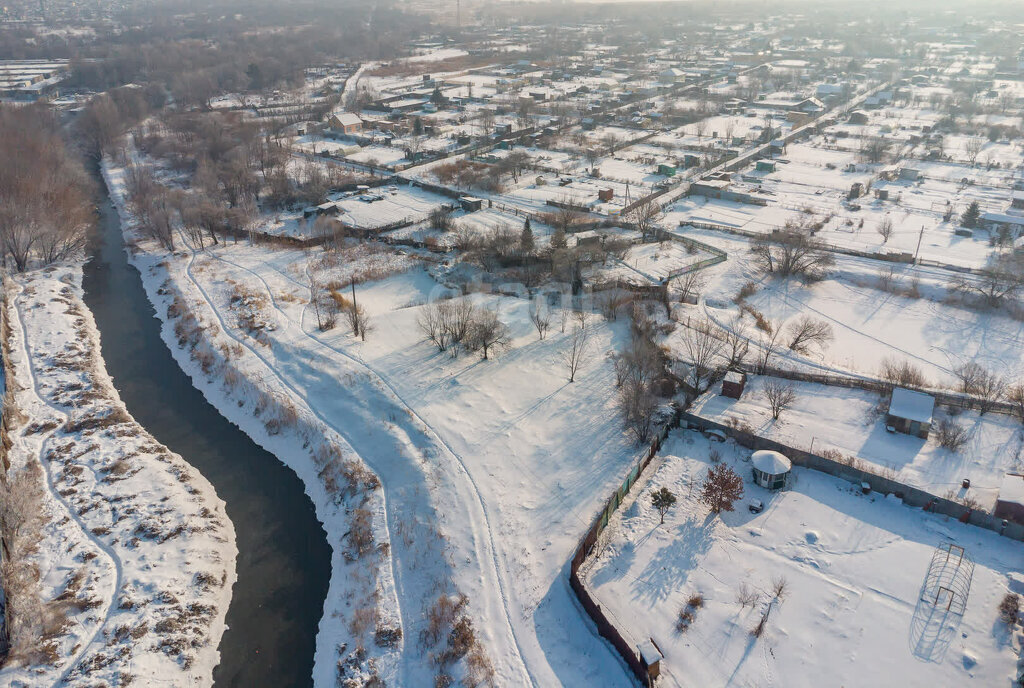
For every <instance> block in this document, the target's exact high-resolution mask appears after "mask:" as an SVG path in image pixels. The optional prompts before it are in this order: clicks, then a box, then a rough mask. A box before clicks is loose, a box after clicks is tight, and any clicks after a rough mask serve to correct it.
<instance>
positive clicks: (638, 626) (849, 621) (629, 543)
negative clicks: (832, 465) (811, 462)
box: [586, 431, 1024, 688]
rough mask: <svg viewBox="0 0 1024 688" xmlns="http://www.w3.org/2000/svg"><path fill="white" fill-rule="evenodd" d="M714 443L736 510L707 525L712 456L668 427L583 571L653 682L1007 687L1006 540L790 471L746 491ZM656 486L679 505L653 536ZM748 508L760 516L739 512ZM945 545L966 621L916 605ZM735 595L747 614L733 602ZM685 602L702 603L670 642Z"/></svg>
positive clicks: (1010, 663)
mask: <svg viewBox="0 0 1024 688" xmlns="http://www.w3.org/2000/svg"><path fill="white" fill-rule="evenodd" d="M714 446H715V448H716V449H717V450H718V451H719V452H720V454H721V456H722V462H723V463H725V464H728V465H731V466H733V467H734V468H735V470H736V471H737V472H738V473H739V474H740V475H741V476H742V477H743V478H744V482H745V496H744V499H743V500H742V501H741V502H739V503H737V504H736V511H735V512H732V513H723V514H722V515H721V516H720V517H716V516H714V515H712V514H710V513H709V512H708V509H707V508H706V507H705V506H703V505H702V504H700V503H699V501H698V499H697V495H698V492H699V489H700V483H701V481H702V480H703V477H704V475H705V473H706V471H707V469H708V468H709V467H710V466H711V462H710V460H709V458H708V457H709V452H710V449H711V447H709V445H708V442H707V440H705V439H704V438H703V437H702V436H701V435H699V434H697V433H693V432H686V431H677V432H675V433H674V434H673V435H672V436H670V439H669V441H668V442H666V444H665V446H664V448H663V450H662V453H663V455H664V460H663V463H661V464H660V465H659V466H657V467H655V466H652V467H651V468H650V469H648V470H651V471H653V474H652V476H651V477H650V478H649V481H648V482H647V483H646V484H645V485H643V487H642V489H637V491H636V497H635V501H634V502H632V503H627V504H625V505H623V507H621V508H620V509H619V511H618V512H617V513H616V515H615V516H614V517H613V518H612V520H611V521H610V523H609V528H608V530H607V531H606V532H605V534H603V535H602V539H601V541H599V543H598V547H597V548H596V550H595V551H596V552H597V556H596V557H592V558H591V559H590V560H588V564H587V566H589V569H588V570H587V571H586V577H587V581H588V584H589V586H590V588H591V589H592V590H593V591H594V592H595V593H596V596H597V598H598V601H599V603H600V604H601V605H602V608H603V609H604V611H605V612H606V613H608V614H610V616H611V618H612V619H613V620H614V621H615V622H616V623H617V624H618V625H619V627H620V628H624V629H626V631H627V633H628V634H629V635H630V636H631V639H632V641H633V644H638V643H640V642H642V641H645V640H647V639H648V638H652V639H653V640H654V641H655V642H656V643H657V645H658V647H659V648H660V649H661V650H662V652H663V653H664V654H665V659H664V660H663V661H662V663H661V665H662V678H661V679H660V685H664V686H704V687H707V688H718V687H720V686H787V687H793V688H800V687H803V686H807V687H810V686H821V685H842V686H846V687H847V688H862V687H863V688H868V687H871V688H874V687H875V686H906V687H908V688H909V687H916V686H921V687H929V688H930V687H933V686H985V687H989V686H999V685H1009V683H1010V680H1011V679H1012V678H1013V677H1014V676H1015V675H1016V674H1015V663H1016V655H1017V651H1018V649H1019V647H1020V640H1019V638H1017V637H1015V636H1016V635H1018V634H1013V635H1011V634H1010V633H1009V632H1008V631H1007V629H1006V626H1005V625H1004V624H1002V623H1001V622H999V621H998V618H997V617H998V611H997V607H998V605H999V602H1000V600H1002V598H1003V595H1004V594H1005V593H1006V592H1007V590H1008V586H1010V585H1011V577H1013V576H1016V575H1018V572H1019V571H1020V570H1021V567H1022V566H1024V555H1022V552H1021V549H1020V547H1019V546H1018V545H1017V543H1013V542H1011V541H1009V540H1005V539H1002V538H1000V537H999V536H998V535H996V534H995V533H992V532H989V531H985V530H982V529H979V528H974V527H971V526H967V525H963V524H960V523H958V522H956V521H954V520H950V519H947V518H944V517H940V516H936V515H934V514H927V513H925V512H923V511H921V510H918V509H911V508H910V507H906V506H904V505H903V504H901V503H900V502H899V501H898V500H896V499H886V498H881V497H878V496H877V495H868V496H865V495H862V494H860V492H859V491H858V490H856V489H855V487H854V486H853V485H851V484H849V483H846V482H844V481H841V480H838V479H836V478H832V477H830V476H826V475H823V474H820V473H816V472H814V471H809V470H802V469H796V470H795V472H794V474H793V476H792V477H793V478H795V480H793V481H792V483H791V488H790V489H788V490H786V491H783V492H775V493H772V492H769V491H767V490H764V489H762V488H760V487H757V486H755V485H753V484H752V482H751V479H750V464H749V463H747V461H749V452H747V451H746V450H743V449H742V448H738V447H736V446H735V445H732V444H731V443H729V444H725V445H721V444H716V445H714ZM661 487H667V488H669V489H670V490H671V491H673V492H674V493H675V495H676V496H677V497H678V503H677V504H676V506H675V507H674V508H673V509H672V510H670V511H669V512H668V515H667V516H666V518H665V523H664V525H659V522H658V513H657V511H656V510H655V509H654V508H653V507H652V505H651V492H652V491H653V490H655V489H659V488H661ZM751 499H758V500H761V501H762V502H763V503H764V505H765V508H764V511H763V512H761V513H759V514H753V513H750V512H749V511H748V510H747V503H748V501H749V500H751ZM950 542H952V543H955V544H956V545H959V546H962V547H964V549H965V551H966V554H967V555H968V556H969V557H970V558H971V559H973V561H974V564H975V566H974V569H973V579H972V581H971V585H970V592H969V595H968V596H967V599H966V612H965V613H964V614H962V615H958V614H955V613H951V612H950V613H947V612H946V611H945V609H944V607H941V606H940V607H935V606H933V605H932V604H931V602H928V601H923V600H922V599H921V598H922V593H923V592H924V586H923V584H924V581H925V576H926V573H927V571H928V569H929V564H930V562H931V559H932V555H933V553H934V552H935V550H936V548H937V547H938V546H940V545H942V544H944V543H950ZM780 577H781V578H783V579H784V580H785V592H784V595H783V596H782V598H781V599H776V598H775V595H774V593H773V588H774V583H775V581H777V580H778V579H779V578H780ZM741 587H745V588H747V589H748V590H749V591H751V592H752V593H753V594H754V595H756V596H757V600H756V601H755V602H754V603H753V604H749V603H748V604H746V605H741V603H740V602H739V601H738V591H739V590H740V589H741ZM1016 591H1017V592H1020V590H1019V589H1017V590H1016ZM693 595H700V596H701V598H702V600H701V604H700V605H699V607H698V608H696V609H695V610H694V611H693V615H694V619H693V621H692V622H691V623H690V625H689V628H688V629H687V630H685V631H683V632H680V631H678V630H677V629H676V622H677V619H678V615H679V613H680V611H682V610H684V609H686V606H687V603H688V600H689V599H690V598H691V596H693ZM769 605H770V607H771V609H770V614H769V617H768V621H767V623H766V626H765V630H764V632H763V633H762V635H761V636H760V637H755V636H753V635H752V634H751V630H752V629H753V628H754V627H755V626H756V625H757V624H758V622H759V620H760V619H761V616H762V614H763V613H764V612H765V610H766V609H767V608H768V607H769Z"/></svg>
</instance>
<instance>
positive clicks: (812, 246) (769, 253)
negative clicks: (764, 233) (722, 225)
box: [750, 222, 835, 279]
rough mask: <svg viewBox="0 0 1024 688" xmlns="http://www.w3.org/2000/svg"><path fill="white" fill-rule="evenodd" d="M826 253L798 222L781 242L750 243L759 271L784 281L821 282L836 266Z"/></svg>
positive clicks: (789, 224)
mask: <svg viewBox="0 0 1024 688" xmlns="http://www.w3.org/2000/svg"><path fill="white" fill-rule="evenodd" d="M826 249H827V247H826V246H825V245H824V243H823V242H821V241H819V240H818V239H815V238H814V237H813V236H811V234H810V232H809V231H808V230H807V228H805V227H801V226H800V225H799V224H797V223H795V222H787V224H786V227H785V228H784V229H783V231H782V232H781V233H780V235H779V237H778V238H774V239H773V238H769V237H764V238H757V239H753V240H751V242H750V252H751V253H752V254H753V255H754V261H755V263H756V264H757V266H758V268H759V269H760V270H761V271H762V272H765V273H768V274H774V275H779V276H780V277H790V276H799V277H804V278H807V279H820V278H821V277H822V276H823V275H824V274H825V272H826V271H827V270H828V268H830V267H832V265H833V264H834V263H835V258H833V256H832V254H831V253H829V252H828V251H827V250H826Z"/></svg>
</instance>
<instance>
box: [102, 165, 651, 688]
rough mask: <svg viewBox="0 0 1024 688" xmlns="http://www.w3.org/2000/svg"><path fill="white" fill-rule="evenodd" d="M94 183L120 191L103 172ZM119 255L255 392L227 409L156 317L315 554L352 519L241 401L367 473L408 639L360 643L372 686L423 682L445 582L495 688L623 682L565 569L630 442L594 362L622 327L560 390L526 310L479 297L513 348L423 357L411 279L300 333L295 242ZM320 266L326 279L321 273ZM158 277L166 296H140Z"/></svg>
mask: <svg viewBox="0 0 1024 688" xmlns="http://www.w3.org/2000/svg"><path fill="white" fill-rule="evenodd" d="M108 177H110V178H111V182H112V184H111V185H112V186H113V187H115V188H117V186H118V180H117V178H116V177H117V174H116V171H114V173H113V174H108ZM367 205H378V204H367ZM314 258H315V256H314ZM135 260H136V262H137V264H138V265H139V266H140V269H141V271H142V273H143V277H144V280H145V282H146V283H147V290H148V292H149V295H150V298H151V299H153V300H154V302H155V303H156V304H157V310H158V312H160V313H161V314H163V313H165V312H166V309H167V305H168V303H170V302H171V301H172V300H173V295H177V296H178V297H179V298H180V299H182V300H184V301H185V302H187V303H188V304H189V310H191V311H192V312H194V313H197V314H198V317H200V318H201V322H203V323H205V324H206V325H207V326H208V327H206V330H205V332H206V336H208V337H211V338H212V342H213V345H214V346H213V348H214V349H215V350H223V349H224V348H227V349H228V350H230V351H232V352H233V353H232V354H231V356H230V358H231V360H230V363H231V366H232V369H235V370H237V371H238V372H239V373H240V374H241V375H242V376H243V378H244V379H245V380H246V381H247V384H249V385H251V386H252V387H251V389H250V394H249V395H248V396H246V397H243V398H241V399H239V401H242V402H243V404H244V408H242V409H239V408H238V405H237V403H236V401H235V394H233V393H232V392H231V390H229V389H227V388H226V383H225V381H224V379H223V378H224V375H223V374H220V373H219V370H218V368H217V364H214V367H213V375H211V376H206V375H204V374H202V372H201V370H200V365H199V363H198V362H197V361H195V360H192V359H191V358H190V356H189V354H188V353H187V352H186V351H185V350H183V349H180V348H179V347H178V343H177V341H176V340H177V337H176V336H175V335H174V334H173V332H172V324H171V323H168V324H166V325H165V338H166V339H167V341H168V343H169V345H171V348H172V350H174V352H175V355H176V357H177V358H178V360H179V362H180V363H181V364H182V365H183V367H184V368H185V369H186V370H187V371H188V372H189V373H190V374H191V375H192V376H193V379H194V381H195V382H196V384H197V386H198V387H199V388H200V389H202V390H203V392H204V393H205V394H206V396H207V397H208V398H209V399H210V400H211V402H212V403H214V404H215V405H216V406H218V408H220V409H221V410H222V412H223V413H225V415H227V416H228V417H229V418H231V419H232V420H234V421H235V422H237V423H238V424H239V425H240V426H241V427H242V428H243V429H244V430H246V432H248V433H249V434H250V435H252V436H253V437H254V439H255V440H256V441H258V442H260V443H261V444H263V445H264V446H267V447H268V448H269V449H271V450H272V451H275V453H277V455H278V456H280V457H281V458H282V460H284V461H286V463H288V464H289V465H290V466H292V467H293V468H294V469H295V470H296V472H297V473H298V474H299V475H300V477H302V478H303V480H304V481H305V482H306V485H307V490H308V492H309V493H310V495H311V497H312V498H313V500H314V503H315V504H316V505H317V511H318V514H319V516H320V518H321V519H322V520H323V521H324V523H325V527H326V528H327V530H328V535H329V541H331V542H332V544H333V543H336V542H339V541H341V540H342V538H343V537H344V532H345V530H347V527H348V522H349V521H348V517H347V515H346V514H345V513H344V511H343V510H341V509H339V508H338V507H337V506H336V505H335V504H334V503H333V502H332V501H330V500H329V499H328V495H327V494H326V491H325V489H324V487H323V485H322V481H321V480H320V478H319V477H318V476H317V472H316V466H315V465H314V462H313V460H312V459H310V458H309V451H308V450H306V449H302V448H300V447H299V446H297V445H298V444H299V443H300V442H301V441H303V440H306V441H308V437H309V435H308V434H306V435H302V434H300V433H292V432H289V431H287V430H285V431H282V432H281V433H280V435H278V436H276V437H268V436H267V434H266V431H265V429H264V422H263V421H262V420H261V419H258V418H254V417H253V405H252V397H251V394H252V393H253V392H254V390H262V391H263V392H264V393H265V394H270V395H273V396H274V397H279V398H280V397H284V398H287V399H288V400H289V401H290V404H291V405H292V407H293V408H294V409H295V410H296V412H297V414H298V416H299V418H300V421H301V423H300V424H301V425H307V426H309V427H316V428H319V429H320V431H321V432H322V433H323V434H325V435H328V436H330V437H332V438H333V440H334V442H335V443H336V444H338V445H339V446H342V447H343V448H344V453H345V455H346V456H351V457H353V458H355V459H356V460H359V461H362V462H365V465H366V466H368V467H369V468H370V469H372V470H373V471H374V472H375V473H376V474H377V476H379V478H380V481H381V487H382V490H381V491H380V492H379V493H376V494H379V498H380V508H379V509H377V510H374V528H375V533H376V534H377V536H378V540H377V541H378V542H381V543H385V542H386V543H387V544H388V545H389V546H388V548H387V554H388V555H389V556H388V557H385V558H383V559H382V564H381V566H380V567H379V569H380V570H378V571H377V572H376V575H377V576H378V577H383V576H384V575H385V574H386V573H387V572H391V573H393V577H394V581H395V588H394V596H393V597H391V596H389V595H381V596H380V597H379V599H378V607H379V608H380V609H381V610H382V613H394V614H397V615H399V616H400V618H401V621H402V627H403V632H404V639H405V640H404V645H402V646H401V647H398V648H396V649H395V653H396V654H397V655H398V656H397V657H395V658H394V659H393V660H392V659H389V657H391V655H389V654H388V653H387V652H385V651H382V650H381V649H380V648H378V647H374V646H373V645H372V644H368V645H367V651H368V653H369V656H370V657H373V656H381V655H383V656H381V660H380V661H379V662H378V667H379V668H380V675H381V676H382V678H384V679H385V680H387V681H388V682H389V683H395V684H396V685H403V686H406V685H408V686H418V685H433V674H434V667H433V665H432V663H431V660H430V659H429V653H430V650H431V648H429V647H423V646H422V645H420V644H419V643H418V642H417V640H418V639H419V637H420V632H421V630H422V629H423V626H424V617H425V615H426V614H427V613H428V611H429V607H430V606H431V605H432V604H433V602H434V601H435V600H436V597H437V595H438V593H439V592H454V591H456V590H458V591H460V592H462V593H465V594H466V595H467V596H468V598H469V609H470V612H471V617H472V620H473V622H474V626H475V627H476V630H477V634H478V637H479V639H480V640H481V642H482V644H483V647H484V648H486V651H487V654H488V655H489V656H490V661H491V662H492V663H493V666H494V671H495V679H494V681H495V684H496V685H536V686H547V685H580V686H584V685H586V686H600V685H620V684H621V683H622V681H623V680H625V679H624V676H625V674H624V667H623V665H622V664H621V663H620V661H619V660H618V659H617V657H616V656H615V654H614V653H613V651H612V650H611V649H610V647H609V646H608V645H607V644H606V643H605V642H604V641H603V640H601V639H600V638H599V637H598V636H597V635H596V634H594V633H592V632H591V631H590V630H589V627H588V625H587V622H586V620H585V617H583V616H582V615H581V614H580V612H579V609H578V607H577V606H576V602H575V599H574V595H573V593H572V592H571V590H570V588H569V586H568V583H567V580H566V578H565V576H564V566H565V564H566V562H567V561H568V559H569V558H570V557H571V554H572V551H573V549H574V547H575V543H576V540H577V538H578V537H579V534H580V533H581V532H582V531H583V530H584V529H585V528H586V526H587V523H588V521H589V519H590V517H591V515H592V513H593V512H594V511H595V510H596V509H597V508H598V506H599V504H600V502H601V500H602V499H603V498H604V496H605V494H606V493H607V492H608V491H609V490H610V489H611V487H612V486H613V485H617V484H618V483H619V482H620V481H621V477H622V473H623V472H624V471H625V470H626V469H627V467H628V466H629V465H631V463H632V461H633V460H634V459H635V452H636V451H637V450H636V449H635V447H634V446H633V445H632V443H631V442H630V440H629V438H628V437H626V436H625V434H624V432H623V431H622V429H621V426H620V424H619V422H618V420H617V418H616V409H615V403H614V400H613V399H614V392H613V389H614V375H613V371H612V365H611V362H610V361H609V360H608V359H607V358H606V356H605V353H606V352H608V351H610V350H612V349H617V348H619V347H620V346H621V345H622V343H623V342H624V340H625V338H626V337H627V328H626V325H625V323H621V324H618V325H615V326H609V325H607V324H604V323H601V322H600V321H599V319H597V318H596V317H595V319H593V320H592V324H591V327H592V335H591V341H592V356H591V357H589V359H588V360H587V362H586V363H585V364H584V365H583V367H582V368H581V370H580V371H579V372H578V373H577V378H576V382H574V383H571V384H570V383H568V382H567V381H566V378H567V375H566V373H565V371H564V366H563V364H562V363H561V360H560V353H561V351H562V350H563V349H564V348H565V347H566V345H567V337H568V334H565V333H562V332H555V333H552V334H550V335H549V337H548V338H547V339H546V340H544V341H538V339H537V335H536V332H535V330H534V329H533V325H532V324H531V322H530V320H529V308H530V306H529V303H528V302H527V301H523V300H517V299H512V298H504V297H497V296H492V297H479V298H480V299H482V301H481V303H484V304H487V305H490V306H492V307H494V308H496V309H497V310H498V311H499V314H500V317H501V318H502V320H503V321H505V322H506V323H508V325H509V326H510V328H511V331H512V349H511V350H510V351H507V352H501V353H499V355H498V356H497V357H495V358H493V359H492V360H490V361H481V360H479V357H478V356H477V355H468V354H467V355H465V356H463V357H461V358H459V359H454V360H453V359H451V358H449V357H448V356H447V354H439V353H438V352H437V351H436V349H434V348H433V347H432V346H431V345H429V344H427V343H426V342H425V341H423V336H422V334H421V333H420V332H419V331H418V329H417V326H416V318H417V315H418V313H419V312H420V310H421V309H422V305H421V304H422V303H424V302H425V301H427V300H428V299H429V298H430V297H431V296H432V295H433V294H436V293H437V292H439V291H441V290H442V289H441V287H440V285H438V284H437V283H436V282H434V280H433V279H431V278H430V277H429V276H428V275H427V273H426V272H424V271H423V270H420V269H413V270H412V271H409V272H406V273H403V274H400V275H397V276H393V277H390V278H387V279H384V280H381V281H377V282H371V283H368V284H362V285H360V286H359V287H357V299H358V300H359V303H360V304H361V305H363V307H364V308H366V309H367V311H368V313H369V314H370V317H371V318H372V320H373V322H374V325H375V330H374V331H373V332H371V333H370V335H369V336H368V338H367V341H366V342H365V343H363V342H359V341H357V340H354V339H353V338H352V337H351V336H350V335H349V334H348V333H347V328H346V327H345V325H344V324H342V323H339V325H338V327H337V328H335V329H334V330H331V331H329V332H325V333H321V332H318V331H317V328H316V318H315V315H314V313H313V309H312V308H310V307H309V304H308V303H307V302H308V298H309V284H310V279H309V270H314V271H319V270H320V268H321V262H320V261H317V264H316V265H312V264H311V261H310V256H308V255H307V254H306V253H304V252H302V251H278V250H274V249H268V248H266V247H251V246H247V245H244V244H239V245H221V246H220V247H219V248H217V249H216V250H215V251H211V250H208V251H205V252H202V253H200V254H197V255H176V256H167V255H164V254H160V253H156V252H153V253H149V252H145V253H141V254H139V255H138V256H136V258H135ZM331 274H332V273H331V272H330V269H329V268H328V269H327V270H325V271H323V272H322V273H320V274H318V278H319V279H321V280H327V279H329V278H330V275H331ZM161 285H163V288H164V290H165V291H166V292H167V294H168V295H167V296H162V295H161V294H158V293H157V289H158V288H159V287H161ZM239 290H244V291H245V292H246V293H247V298H246V299H245V301H246V302H247V303H254V302H256V303H259V304H260V306H259V311H260V313H259V321H260V322H261V323H263V324H264V325H265V326H264V327H261V328H260V332H259V333H257V334H255V335H253V334H250V333H248V332H246V331H245V329H243V328H242V327H241V326H240V323H239V320H238V313H237V312H233V310H232V305H231V304H232V296H233V295H235V294H236V293H238V291H239ZM179 322H180V321H179ZM266 325H269V326H266ZM555 327H556V328H557V323H556V325H555ZM293 434H298V435H299V436H298V437H293ZM375 498H376V497H375ZM340 561H341V557H340V555H339V553H338V552H337V548H336V555H335V558H334V563H335V568H334V570H333V571H332V582H331V591H330V594H329V598H328V602H327V607H326V609H325V616H324V620H323V621H322V624H321V633H320V636H319V638H318V649H317V658H316V669H315V672H316V673H315V676H316V680H317V682H318V683H320V682H323V681H326V680H327V679H328V677H329V676H331V675H332V674H331V673H330V672H332V671H333V668H334V663H335V660H336V659H337V653H336V652H335V648H336V645H337V642H338V641H339V639H341V638H344V637H350V636H349V634H350V630H349V628H348V625H349V624H350V623H351V618H352V612H353V610H352V609H351V608H350V607H349V606H348V605H347V604H345V603H343V600H341V599H340V598H341V597H342V594H343V590H344V589H345V587H346V585H347V584H346V583H345V581H346V580H348V579H349V578H350V577H351V575H352V573H351V570H350V568H351V567H348V568H346V567H345V566H342V565H341V564H340ZM384 569H386V571H384ZM570 629H571V630H570ZM567 631H568V632H567Z"/></svg>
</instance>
